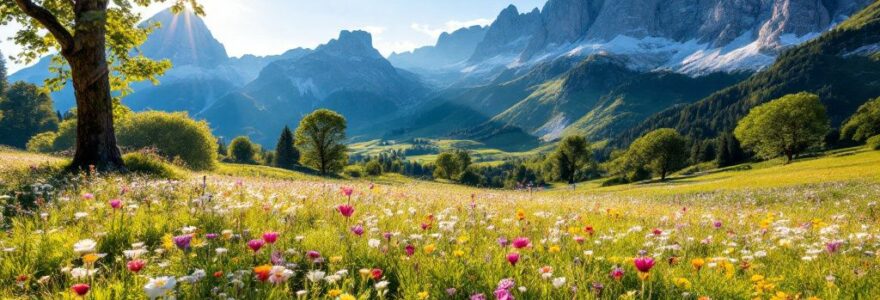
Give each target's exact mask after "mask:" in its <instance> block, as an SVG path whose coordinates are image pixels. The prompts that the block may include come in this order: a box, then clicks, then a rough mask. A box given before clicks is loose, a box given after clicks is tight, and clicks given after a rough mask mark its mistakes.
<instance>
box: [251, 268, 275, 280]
mask: <svg viewBox="0 0 880 300" xmlns="http://www.w3.org/2000/svg"><path fill="white" fill-rule="evenodd" d="M270 271H272V266H270V265H262V266H259V267H255V268H254V274H255V275H256V276H257V279H259V280H260V281H266V280H267V279H269V272H270Z"/></svg>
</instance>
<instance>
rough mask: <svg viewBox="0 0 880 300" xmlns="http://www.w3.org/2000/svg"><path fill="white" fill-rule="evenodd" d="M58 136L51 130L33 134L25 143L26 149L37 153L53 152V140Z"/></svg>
mask: <svg viewBox="0 0 880 300" xmlns="http://www.w3.org/2000/svg"><path fill="white" fill-rule="evenodd" d="M57 138H58V134H57V133H55V132H53V131H48V132H43V133H40V134H37V135H35V136H34V137H32V138H31V140H30V141H28V143H27V150H28V151H30V152H37V153H49V152H53V151H55V150H53V149H54V148H53V147H54V143H55V140H56V139H57Z"/></svg>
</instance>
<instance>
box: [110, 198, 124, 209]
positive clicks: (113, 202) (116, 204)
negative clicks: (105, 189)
mask: <svg viewBox="0 0 880 300" xmlns="http://www.w3.org/2000/svg"><path fill="white" fill-rule="evenodd" d="M110 207H112V208H113V209H119V208H120V207H122V200H119V199H113V200H110Z"/></svg>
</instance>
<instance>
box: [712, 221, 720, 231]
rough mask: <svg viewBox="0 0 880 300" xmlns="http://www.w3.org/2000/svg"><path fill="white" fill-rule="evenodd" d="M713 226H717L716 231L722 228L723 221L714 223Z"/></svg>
mask: <svg viewBox="0 0 880 300" xmlns="http://www.w3.org/2000/svg"><path fill="white" fill-rule="evenodd" d="M712 226H715V229H719V228H721V221H715V222H713V223H712Z"/></svg>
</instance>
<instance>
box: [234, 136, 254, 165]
mask: <svg viewBox="0 0 880 300" xmlns="http://www.w3.org/2000/svg"><path fill="white" fill-rule="evenodd" d="M256 153H257V151H256V149H254V144H253V143H251V140H250V139H248V138H247V137H246V136H240V137H236V138H235V139H233V140H232V142H231V143H229V158H230V159H232V161H234V162H237V163H242V164H252V163H254V162H255V161H256Z"/></svg>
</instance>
